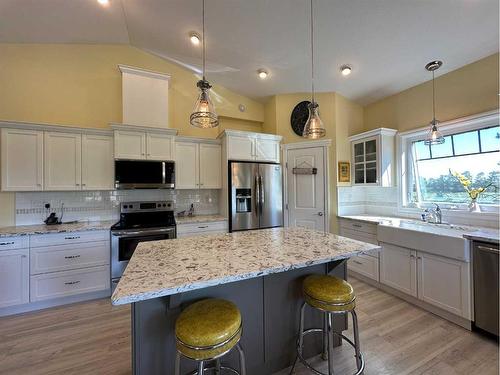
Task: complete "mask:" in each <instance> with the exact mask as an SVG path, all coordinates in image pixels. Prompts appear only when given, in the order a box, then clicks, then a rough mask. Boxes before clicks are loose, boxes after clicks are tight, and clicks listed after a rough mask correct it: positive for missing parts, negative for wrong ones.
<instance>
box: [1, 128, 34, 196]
mask: <svg viewBox="0 0 500 375" xmlns="http://www.w3.org/2000/svg"><path fill="white" fill-rule="evenodd" d="M0 150H1V168H0V169H1V173H2V190H3V191H34V190H43V132H41V131H36V130H17V129H2V131H1V146H0Z"/></svg>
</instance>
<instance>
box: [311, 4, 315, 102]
mask: <svg viewBox="0 0 500 375" xmlns="http://www.w3.org/2000/svg"><path fill="white" fill-rule="evenodd" d="M313 25H314V20H313V0H311V93H312V95H311V96H312V98H311V99H312V100H311V101H312V102H313V103H314V26H313Z"/></svg>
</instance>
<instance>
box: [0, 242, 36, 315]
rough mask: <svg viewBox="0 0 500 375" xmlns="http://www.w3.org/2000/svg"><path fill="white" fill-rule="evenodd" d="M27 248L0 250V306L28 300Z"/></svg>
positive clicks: (17, 303) (18, 303)
mask: <svg viewBox="0 0 500 375" xmlns="http://www.w3.org/2000/svg"><path fill="white" fill-rule="evenodd" d="M29 280H30V273H29V250H28V249H19V250H5V251H0V307H7V306H14V305H20V304H23V303H28V302H29Z"/></svg>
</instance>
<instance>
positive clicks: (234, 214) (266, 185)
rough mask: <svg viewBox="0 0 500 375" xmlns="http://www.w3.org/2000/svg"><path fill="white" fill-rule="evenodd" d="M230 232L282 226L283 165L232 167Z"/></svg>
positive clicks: (243, 163) (241, 165) (263, 164)
mask: <svg viewBox="0 0 500 375" xmlns="http://www.w3.org/2000/svg"><path fill="white" fill-rule="evenodd" d="M229 184H230V186H229V217H230V220H229V231H231V232H233V231H238V230H249V229H261V228H272V227H281V226H283V196H282V195H283V194H282V192H283V189H282V173H281V165H279V164H265V163H252V162H230V164H229Z"/></svg>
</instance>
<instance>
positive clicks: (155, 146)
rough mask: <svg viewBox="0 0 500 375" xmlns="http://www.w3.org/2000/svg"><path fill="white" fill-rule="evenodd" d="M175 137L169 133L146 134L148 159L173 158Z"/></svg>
mask: <svg viewBox="0 0 500 375" xmlns="http://www.w3.org/2000/svg"><path fill="white" fill-rule="evenodd" d="M172 144H173V137H172V136H171V135H168V134H161V133H147V134H146V158H147V159H148V160H173V156H172V151H173V150H172V148H173V146H172Z"/></svg>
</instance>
